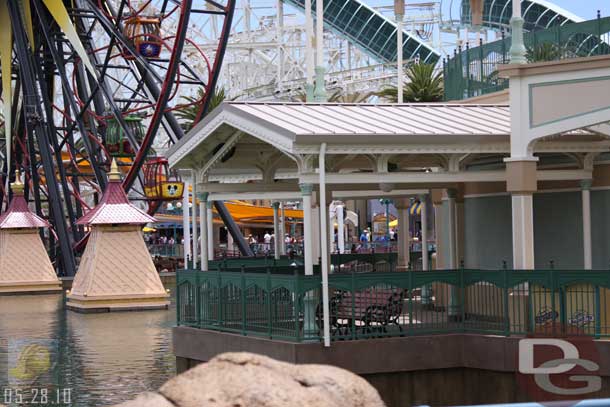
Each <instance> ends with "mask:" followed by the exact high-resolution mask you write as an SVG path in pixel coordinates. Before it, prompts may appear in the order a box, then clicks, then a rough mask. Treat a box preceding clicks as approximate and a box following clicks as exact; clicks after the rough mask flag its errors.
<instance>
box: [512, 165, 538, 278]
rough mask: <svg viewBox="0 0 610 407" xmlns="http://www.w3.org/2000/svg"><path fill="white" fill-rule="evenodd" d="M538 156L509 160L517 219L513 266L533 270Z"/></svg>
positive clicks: (514, 211) (514, 223) (514, 209)
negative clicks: (534, 197) (534, 198)
mask: <svg viewBox="0 0 610 407" xmlns="http://www.w3.org/2000/svg"><path fill="white" fill-rule="evenodd" d="M536 161H537V159H535V158H532V159H529V160H523V159H519V160H512V159H505V162H506V190H507V191H508V192H510V193H511V196H512V198H511V200H512V219H513V268H514V269H515V270H532V269H534V267H535V263H534V200H533V193H534V192H535V191H536V189H537V180H536V165H537V163H536Z"/></svg>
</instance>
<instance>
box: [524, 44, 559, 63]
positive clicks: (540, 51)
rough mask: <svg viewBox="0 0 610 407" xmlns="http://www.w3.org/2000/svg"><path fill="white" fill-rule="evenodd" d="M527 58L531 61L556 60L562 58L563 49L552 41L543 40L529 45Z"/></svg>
mask: <svg viewBox="0 0 610 407" xmlns="http://www.w3.org/2000/svg"><path fill="white" fill-rule="evenodd" d="M525 58H526V59H527V62H529V63H534V62H548V61H555V60H558V59H560V58H561V50H560V49H559V48H558V47H557V46H556V45H555V44H553V43H551V42H543V43H542V44H538V45H536V46H535V47H529V48H528V49H527V52H526V54H525Z"/></svg>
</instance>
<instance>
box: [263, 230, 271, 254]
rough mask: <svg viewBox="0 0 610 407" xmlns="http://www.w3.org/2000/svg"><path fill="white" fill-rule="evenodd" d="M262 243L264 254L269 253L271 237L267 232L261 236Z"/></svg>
mask: <svg viewBox="0 0 610 407" xmlns="http://www.w3.org/2000/svg"><path fill="white" fill-rule="evenodd" d="M263 242H264V243H265V253H269V251H271V235H270V234H269V232H268V231H267V232H265V235H264V236H263Z"/></svg>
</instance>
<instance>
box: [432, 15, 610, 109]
mask: <svg viewBox="0 0 610 407" xmlns="http://www.w3.org/2000/svg"><path fill="white" fill-rule="evenodd" d="M524 41H525V45H526V47H527V49H528V55H527V57H528V62H543V61H551V60H558V59H567V58H578V57H588V56H595V55H608V54H610V45H609V44H610V17H605V18H601V17H598V18H596V19H594V20H589V21H585V22H582V23H574V24H566V25H563V26H561V25H558V26H555V27H552V28H549V29H546V30H542V31H534V32H529V33H526V34H525V37H524ZM510 42H511V39H510V38H509V37H507V38H502V39H501V40H498V41H494V42H490V43H487V44H482V45H480V46H478V47H475V48H469V47H467V48H466V49H462V48H459V50H456V51H454V56H453V58H450V59H449V60H447V61H444V64H443V69H444V83H445V100H462V99H466V98H469V97H473V96H480V95H484V94H488V93H492V92H496V91H499V90H503V89H506V88H508V79H504V78H500V77H499V76H498V65H500V64H506V63H509V62H510Z"/></svg>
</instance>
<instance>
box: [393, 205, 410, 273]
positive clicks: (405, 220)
mask: <svg viewBox="0 0 610 407" xmlns="http://www.w3.org/2000/svg"><path fill="white" fill-rule="evenodd" d="M394 206H395V207H396V209H397V210H398V267H397V269H398V271H405V270H408V269H409V263H410V258H411V254H410V245H411V236H410V233H409V199H408V198H402V199H396V200H395V201H394Z"/></svg>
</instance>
